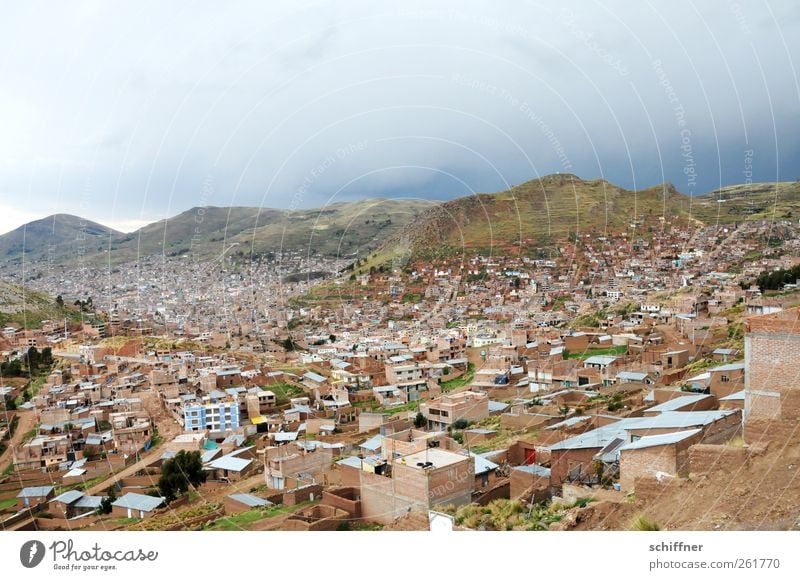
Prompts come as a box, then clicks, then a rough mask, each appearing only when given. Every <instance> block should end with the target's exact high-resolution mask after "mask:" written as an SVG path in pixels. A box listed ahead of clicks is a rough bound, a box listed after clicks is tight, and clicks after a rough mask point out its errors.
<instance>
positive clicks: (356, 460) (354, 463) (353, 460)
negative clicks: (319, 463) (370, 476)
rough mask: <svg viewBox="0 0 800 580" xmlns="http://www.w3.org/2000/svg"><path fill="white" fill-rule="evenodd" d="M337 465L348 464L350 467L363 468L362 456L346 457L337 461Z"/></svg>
mask: <svg viewBox="0 0 800 580" xmlns="http://www.w3.org/2000/svg"><path fill="white" fill-rule="evenodd" d="M336 465H347V466H348V467H355V468H356V469H361V458H360V457H355V456H353V457H345V458H344V459H341V460H339V461H337V462H336Z"/></svg>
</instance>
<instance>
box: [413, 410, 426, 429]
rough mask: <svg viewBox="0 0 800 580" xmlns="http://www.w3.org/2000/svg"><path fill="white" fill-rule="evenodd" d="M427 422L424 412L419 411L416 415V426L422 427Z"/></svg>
mask: <svg viewBox="0 0 800 580" xmlns="http://www.w3.org/2000/svg"><path fill="white" fill-rule="evenodd" d="M427 424H428V421H427V420H426V419H425V415H423V414H422V412H420V411H417V416H416V417H414V427H416V428H417V429H422V428H423V427H425V425H427Z"/></svg>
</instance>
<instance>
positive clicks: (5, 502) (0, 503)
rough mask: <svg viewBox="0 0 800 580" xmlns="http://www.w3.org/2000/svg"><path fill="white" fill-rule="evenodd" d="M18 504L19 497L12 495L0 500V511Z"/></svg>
mask: <svg viewBox="0 0 800 580" xmlns="http://www.w3.org/2000/svg"><path fill="white" fill-rule="evenodd" d="M15 505H17V498H15V497H10V498H8V499H2V500H0V511H3V510H7V509H8V508H10V507H13V506H15Z"/></svg>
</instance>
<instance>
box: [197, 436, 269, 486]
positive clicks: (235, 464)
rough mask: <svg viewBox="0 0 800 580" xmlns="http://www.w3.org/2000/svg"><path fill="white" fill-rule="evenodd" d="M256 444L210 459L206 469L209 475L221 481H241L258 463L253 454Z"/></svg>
mask: <svg viewBox="0 0 800 580" xmlns="http://www.w3.org/2000/svg"><path fill="white" fill-rule="evenodd" d="M254 451H255V446H252V445H251V446H250V447H243V448H242V449H237V450H236V451H234V452H232V453H228V454H227V455H223V456H222V457H220V458H218V459H213V460H211V461H209V462H208V463H207V464H206V465H205V466H204V469H205V470H206V471H208V472H209V477H210V478H211V479H214V480H220V481H228V482H231V481H239V480H241V479H242V478H243V477H246V476H247V474H248V473H249V472H250V471H251V470H252V468H253V467H254V466H255V465H256V462H255V460H254V459H253V457H252V454H253V453H254Z"/></svg>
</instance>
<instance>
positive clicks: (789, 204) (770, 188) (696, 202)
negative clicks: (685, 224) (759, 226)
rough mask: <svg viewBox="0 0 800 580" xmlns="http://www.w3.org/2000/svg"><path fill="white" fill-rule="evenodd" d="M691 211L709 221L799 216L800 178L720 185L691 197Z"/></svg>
mask: <svg viewBox="0 0 800 580" xmlns="http://www.w3.org/2000/svg"><path fill="white" fill-rule="evenodd" d="M692 215H693V216H695V217H696V218H697V219H699V220H701V221H703V222H704V223H709V224H713V223H717V222H719V223H732V222H737V221H750V220H760V219H768V220H771V219H775V220H782V219H800V181H782V182H777V183H750V184H743V185H731V186H729V187H723V188H722V189H718V190H716V191H712V192H710V193H706V194H704V195H699V196H697V197H695V198H694V199H693V200H692Z"/></svg>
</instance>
